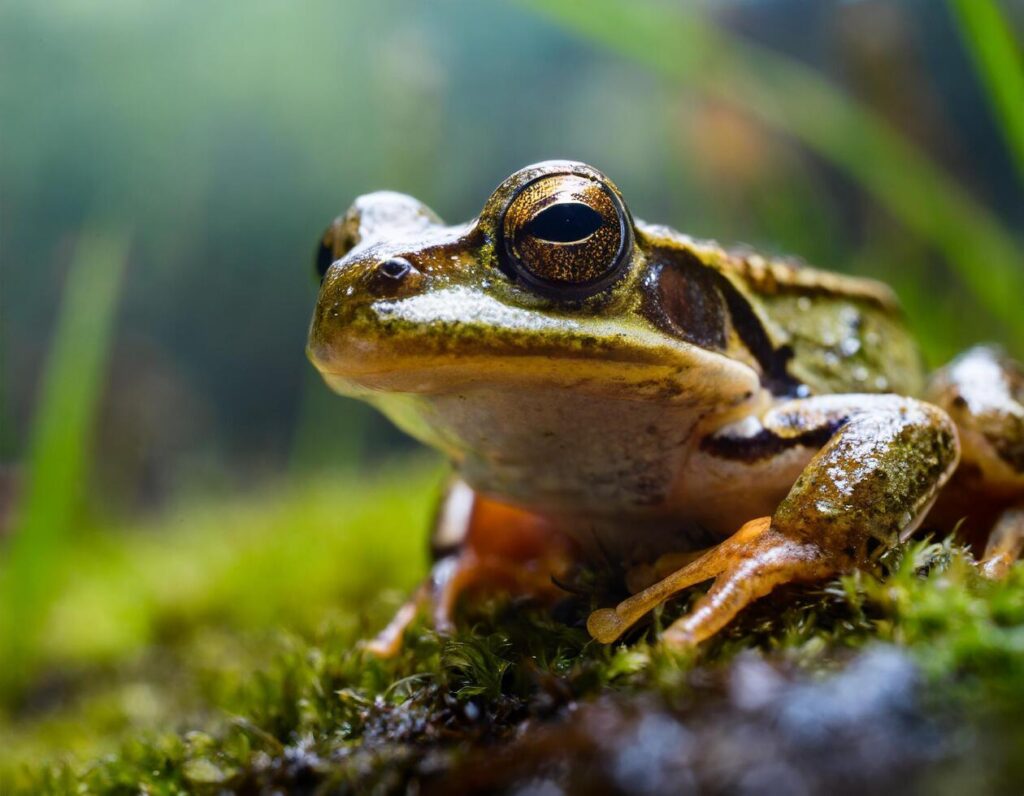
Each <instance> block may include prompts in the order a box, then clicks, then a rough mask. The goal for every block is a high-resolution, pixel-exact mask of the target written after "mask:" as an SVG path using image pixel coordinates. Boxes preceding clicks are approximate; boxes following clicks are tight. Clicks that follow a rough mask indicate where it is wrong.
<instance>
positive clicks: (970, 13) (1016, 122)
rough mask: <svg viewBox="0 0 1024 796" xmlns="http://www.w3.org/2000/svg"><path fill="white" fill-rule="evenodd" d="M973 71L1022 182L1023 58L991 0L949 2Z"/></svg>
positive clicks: (1011, 32) (1023, 121) (1010, 32)
mask: <svg viewBox="0 0 1024 796" xmlns="http://www.w3.org/2000/svg"><path fill="white" fill-rule="evenodd" d="M949 5H950V7H951V8H952V10H953V13H954V15H955V16H956V18H957V20H958V22H959V27H960V33H961V35H962V36H963V39H964V44H965V45H966V47H967V51H968V52H969V53H970V55H971V59H972V60H973V61H974V68H975V70H976V71H977V72H978V76H979V77H980V78H981V82H982V83H983V84H984V86H985V90H986V91H987V92H988V98H989V102H990V103H991V104H992V109H993V111H994V112H995V114H996V118H997V119H998V121H999V123H1000V126H1001V128H1002V132H1003V135H1004V136H1005V137H1006V144H1007V146H1008V147H1009V149H1010V155H1011V157H1012V158H1013V160H1014V163H1015V164H1016V166H1017V170H1018V172H1020V176H1021V179H1022V180H1024V59H1022V57H1021V51H1020V47H1019V46H1018V44H1017V41H1016V39H1015V38H1014V34H1013V31H1012V30H1011V29H1010V26H1009V24H1008V23H1007V21H1006V19H1005V18H1004V17H1003V14H1002V12H1001V11H1000V10H999V5H998V3H996V1H995V0H949Z"/></svg>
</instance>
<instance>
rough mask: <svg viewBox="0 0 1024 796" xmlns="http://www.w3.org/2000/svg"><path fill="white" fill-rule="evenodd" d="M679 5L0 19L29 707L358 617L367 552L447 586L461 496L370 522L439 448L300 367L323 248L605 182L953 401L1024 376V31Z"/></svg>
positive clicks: (7, 286) (244, 8)
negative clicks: (387, 196) (877, 348)
mask: <svg viewBox="0 0 1024 796" xmlns="http://www.w3.org/2000/svg"><path fill="white" fill-rule="evenodd" d="M676 5H677V4H668V3H657V2H638V3H625V2H623V3H616V2H611V0H600V2H592V3H584V2H571V1H570V0H565V1H564V2H540V1H539V0H537V1H535V2H512V1H511V0H509V1H507V2H503V1H501V0H495V1H494V2H480V1H479V0H440V1H439V2H434V3H423V2H419V1H418V0H365V1H363V2H337V1H336V0H332V1H331V2H328V1H327V0H317V1H311V2H306V3H302V4H299V5H295V4H289V3H283V2H277V1H276V0H249V1H248V2H246V3H244V4H239V3H227V2H208V3H192V4H182V3H176V2H167V1H165V0H154V2H148V3H134V2H127V1H126V0H101V1H98V2H90V3H83V2H77V1H76V0H52V1H51V2H46V3H38V2H29V0H25V2H7V3H5V4H3V5H2V6H0V236H2V237H0V257H2V290H0V319H2V351H3V360H2V374H3V375H2V379H3V381H2V393H0V465H2V472H0V519H2V523H3V528H4V529H5V530H6V533H7V535H8V542H7V546H8V555H7V556H6V559H7V560H6V561H5V563H6V564H7V566H6V569H5V570H4V572H3V575H2V576H0V578H2V580H0V588H2V591H0V595H2V596H3V598H4V599H5V600H6V601H7V602H6V605H7V607H8V610H9V615H10V616H12V617H15V619H12V620H10V621H9V622H8V627H7V629H6V631H4V632H5V634H6V635H5V638H8V639H14V641H12V642H10V644H9V646H7V647H5V651H7V652H8V653H9V654H10V655H12V656H14V657H15V658H16V659H17V661H18V662H19V663H18V665H17V666H13V667H12V671H13V670H18V671H21V672H22V674H19V675H18V676H17V677H16V678H15V679H16V680H17V681H18V685H17V686H12V687H13V688H14V690H15V692H17V693H21V691H20V689H21V688H22V687H23V686H24V684H25V683H26V682H27V683H32V682H34V681H38V678H39V676H40V675H39V672H40V671H46V672H49V673H50V674H48V675H47V676H52V672H53V671H54V670H59V669H60V667H61V665H66V663H67V661H77V662H81V661H82V660H92V658H91V657H90V656H94V657H96V658H97V659H108V658H110V657H111V656H115V655H116V654H122V653H123V652H124V651H125V650H129V649H134V648H136V647H138V646H139V645H142V644H144V643H150V642H153V641H154V640H157V641H160V640H162V639H165V638H167V637H168V634H170V635H173V633H174V632H177V629H180V622H184V621H185V620H184V619H181V616H185V617H186V619H189V620H190V621H191V620H192V619H196V621H199V620H203V621H206V620H210V621H213V619H216V620H217V621H227V622H229V623H230V622H231V621H235V620H236V619H237V620H238V621H239V622H242V623H243V624H244V623H249V624H250V625H253V626H260V627H261V626H265V625H269V624H273V623H275V622H287V621H290V620H291V619H292V618H294V617H295V616H296V615H297V613H296V612H298V613H301V612H302V611H305V610H307V609H308V606H309V604H310V601H312V600H314V597H315V598H317V599H321V600H322V602H329V601H330V600H334V599H340V598H339V597H338V595H339V594H342V595H346V599H351V600H352V601H353V602H352V604H358V599H359V598H360V595H362V594H363V592H361V591H359V589H355V590H354V591H353V590H352V589H350V590H349V591H345V589H346V588H348V587H347V586H346V585H345V584H343V583H339V582H338V581H341V580H344V578H341V577H339V576H337V575H335V574H334V573H333V571H332V569H331V567H330V566H329V564H330V562H331V560H332V559H331V556H335V557H337V556H342V557H345V556H348V557H352V556H355V557H356V558H358V556H360V555H364V556H365V555H371V556H372V555H374V552H373V550H374V549H376V548H374V545H369V547H370V548H371V550H370V552H369V553H366V552H365V548H366V546H367V545H366V544H362V545H361V544H357V542H359V541H360V540H365V539H366V537H367V536H373V537H375V538H376V539H378V540H379V539H380V538H381V536H382V532H383V535H386V536H389V538H392V539H394V538H395V535H396V533H397V534H398V535H400V536H402V541H401V542H400V543H396V544H397V547H403V548H404V546H405V545H406V543H408V545H411V546H413V547H414V548H415V553H414V554H412V553H395V555H396V556H399V558H397V559H394V560H392V559H388V560H389V561H391V562H392V563H391V564H388V566H392V567H394V566H396V565H395V564H394V561H397V560H400V561H401V562H403V563H402V566H404V567H405V569H404V570H402V572H403V573H404V574H402V575H400V576H397V575H396V576H395V577H394V578H393V579H392V581H391V582H392V583H394V584H397V585H405V584H406V583H408V582H411V580H412V579H414V578H415V574H416V572H417V571H418V570H419V567H421V566H422V557H421V552H420V548H419V545H421V544H422V539H423V537H424V534H425V530H424V529H425V523H426V519H427V517H428V515H429V508H430V507H429V495H430V494H431V493H432V492H433V490H434V487H435V484H436V481H437V479H438V475H437V470H435V469H432V467H431V466H430V465H427V466H426V469H425V470H424V469H423V467H421V466H414V467H413V469H412V470H411V471H410V470H407V469H401V468H402V467H403V466H404V465H391V464H389V465H387V466H388V467H395V466H397V467H399V469H398V470H386V472H391V473H396V474H395V475H394V477H393V479H392V481H396V482H401V483H400V484H398V485H397V486H396V484H395V483H384V484H383V485H381V484H379V483H378V484H377V486H375V487H374V489H380V490H383V492H381V493H379V494H380V496H381V497H380V499H381V500H387V501H399V502H401V501H402V500H408V501H410V502H409V504H408V505H406V504H402V505H401V506H400V507H399V509H398V511H399V514H398V515H396V516H399V517H401V520H400V521H399V520H396V519H395V518H394V517H390V518H387V517H377V515H374V514H373V512H374V511H375V510H376V509H374V507H373V506H371V505H364V504H366V503H367V502H370V503H372V502H373V501H372V500H370V501H367V500H366V499H365V495H366V494H368V493H366V492H365V491H361V490H360V489H356V488H354V487H352V486H351V484H352V483H353V482H355V483H360V479H361V478H364V475H363V474H364V473H367V472H376V471H377V470H378V469H379V468H380V467H381V466H382V460H383V459H385V458H388V457H394V456H398V455H404V452H407V451H409V450H411V448H412V446H411V445H410V444H408V443H406V442H404V441H403V440H402V439H401V438H400V436H399V435H398V434H397V433H396V432H394V431H393V430H391V429H390V428H389V427H388V426H387V424H386V423H385V421H383V420H381V419H379V418H377V417H376V416H375V415H374V414H373V413H372V412H370V411H369V410H367V409H364V408H363V407H361V406H360V405H358V404H356V403H352V402H348V401H345V400H342V399H340V398H336V397H333V396H331V395H329V394H328V393H327V391H326V389H325V388H324V387H323V386H322V385H321V384H320V383H319V381H318V380H317V378H316V377H315V374H314V373H313V371H312V368H311V367H310V366H309V364H308V363H307V361H306V360H305V357H304V355H303V345H304V339H305V333H306V329H307V323H308V318H309V316H310V313H311V310H312V307H313V303H314V301H315V295H316V287H317V285H316V281H315V279H314V276H313V269H312V254H313V250H314V245H315V244H316V242H317V240H318V237H319V235H320V233H321V232H322V230H323V229H324V227H325V225H326V224H327V223H328V222H329V221H330V219H331V218H332V217H333V216H334V215H336V214H338V213H340V212H341V211H343V210H344V209H345V207H346V206H347V204H348V203H349V202H350V201H351V200H352V199H353V197H355V196H356V195H358V194H360V193H362V192H366V191H370V190H375V189H380V188H391V189H396V190H400V191H404V192H408V193H411V194H413V195H415V196H417V197H418V198H420V199H422V200H424V201H425V202H427V203H428V204H429V205H431V206H432V207H433V208H434V209H435V210H436V211H437V212H438V213H439V214H441V216H442V217H443V218H445V219H447V220H449V221H452V222H455V221H462V220H465V219H467V218H469V217H471V216H473V215H474V214H475V213H476V212H477V211H478V210H479V208H480V207H481V205H482V203H483V201H484V200H485V199H486V198H487V196H488V194H489V193H490V191H491V190H492V189H493V188H494V186H495V185H497V184H498V183H499V182H500V181H501V180H502V179H503V178H504V177H505V176H506V175H507V174H509V173H510V172H512V171H514V170H515V169H517V168H519V167H521V166H523V165H525V164H528V163H530V162H533V161H536V160H541V159H546V158H552V157H566V158H575V159H580V160H585V161H588V162H590V163H592V164H594V165H595V166H597V167H598V168H600V169H602V170H603V171H605V172H606V173H607V174H609V175H610V176H611V177H612V178H613V179H614V180H615V181H616V182H617V183H618V185H619V186H620V188H621V189H622V191H623V193H624V195H625V197H626V200H627V202H628V203H629V204H630V206H631V208H632V210H633V212H634V213H635V214H636V215H637V216H639V217H641V218H644V219H648V220H651V221H658V222H665V223H669V224H672V225H673V226H676V227H678V228H679V229H682V230H684V231H687V232H689V233H690V234H693V235H696V236H706V237H715V238H718V239H721V240H723V241H726V242H745V243H749V244H752V245H754V246H756V247H759V248H762V249H763V250H765V251H767V252H784V253H793V254H798V255H800V256H803V257H804V258H805V259H807V260H808V261H810V262H812V263H815V264H818V265H821V266H823V267H827V268H832V269H837V270H842V271H846V272H851V273H859V274H867V275H871V276H875V277H879V278H882V279H885V280H887V281H888V282H890V283H891V284H892V285H893V286H894V287H895V288H896V289H897V290H898V292H899V293H900V295H901V297H902V299H903V300H904V303H905V305H906V307H907V310H908V314H909V317H910V321H911V323H912V324H913V326H914V327H915V328H916V329H917V330H918V332H919V333H920V335H921V339H922V342H923V345H924V348H925V351H926V354H927V356H928V358H929V360H930V361H931V362H932V363H934V364H938V363H940V362H941V361H943V360H944V359H945V358H947V357H949V356H951V355H952V354H953V353H955V351H956V350H957V349H958V348H960V347H962V346H964V345H967V344H969V343H971V342H974V341H978V340H998V341H1001V342H1003V343H1004V344H1005V345H1007V346H1008V347H1009V348H1011V349H1012V350H1014V351H1015V352H1016V353H1017V354H1021V353H1024V321H1022V320H1021V318H1024V313H1021V311H1020V310H1019V302H1020V300H1021V296H1022V295H1024V293H1022V292H1021V288H1022V286H1024V257H1022V256H1021V255H1020V248H1019V247H1020V246H1021V245H1022V244H1024V239H1022V235H1021V231H1022V229H1024V193H1022V184H1024V128H1022V126H1021V111H1020V109H1019V108H1015V107H1014V105H1015V104H1016V105H1020V104H1021V103H1020V102H1019V100H1020V97H1021V95H1020V94H1016V93H1015V92H1016V90H1017V89H1019V88H1020V87H1021V86H1022V78H1021V75H1020V61H1019V44H1018V43H1019V41H1020V38H1021V36H1020V31H1021V26H1022V25H1024V6H1022V4H1020V3H1016V2H1002V3H992V2H990V1H989V0H985V2H978V3H971V2H970V0H963V1H962V2H957V1H955V0H951V2H949V3H945V2H935V1H934V0H905V1H902V2H885V1H883V0H862V1H861V2H838V0H836V1H831V2H826V1H825V0H775V1H774V2H768V1H767V0H765V1H762V2H758V1H756V0H728V1H726V0H722V1H720V2H715V3H707V4H699V3H692V4H686V6H687V7H689V9H690V11H691V13H690V14H687V15H685V16H680V15H679V14H677V13H676V11H677V9H676V8H675V6H676ZM1000 9H1001V12H1002V13H1001V14H1000V13H999V10H1000ZM1008 53H1009V59H1007V54H1008ZM1015 59H1016V60H1015ZM1014 96H1016V99H1017V102H1016V103H1014V101H1013V97H1014ZM94 399H95V400H94ZM410 472H411V473H412V474H411V475H410ZM385 480H386V479H385ZM406 483H407V487H406V488H405V489H403V488H400V487H401V486H402V485H403V484H406ZM369 494H371V495H376V494H378V493H376V492H371V493H369ZM246 512H248V513H246ZM275 512H276V513H275ZM360 512H362V513H360ZM374 517H376V519H374ZM360 523H362V524H360ZM396 527H398V528H399V531H394V528H396ZM254 528H255V530H253V529H254ZM345 529H348V530H347V531H346V532H347V533H349V536H347V537H345V539H346V541H344V542H331V541H329V539H330V538H332V537H331V534H335V533H341V531H342V530H345ZM375 544H376V545H377V546H378V547H379V546H380V545H381V544H382V543H381V542H379V541H377V542H375ZM346 545H348V546H346ZM385 546H386V545H385ZM297 549H298V551H299V552H296V550H297ZM303 550H305V551H313V552H314V553H315V556H307V557H306V558H303V557H302V555H301V552H302V551H303ZM125 551H128V552H125ZM360 551H362V552H360ZM381 555H383V554H381ZM401 556H405V557H404V558H402V557H401ZM314 557H315V558H317V559H318V563H317V565H316V566H315V567H313V566H312V565H311V561H312V560H313V558H314ZM385 557H386V556H385ZM360 560H361V559H360ZM311 571H315V572H316V573H319V574H314V575H313V576H310V572H311ZM392 574H394V573H393V572H392ZM275 584H276V585H275ZM311 584H312V585H311ZM349 585H350V584H349ZM377 586H378V587H379V584H377ZM365 588H366V589H369V588H370V585H366V586H365ZM75 589H78V591H75ZM303 589H306V591H303ZM253 594H260V595H261V599H260V600H257V601H255V604H256V605H258V606H259V608H258V609H254V610H249V608H245V607H240V606H245V605H247V603H246V601H247V599H249V597H251V596H252V595H253ZM307 597H308V598H309V599H308V600H307V599H306V598H307ZM190 600H191V602H189V601H190ZM275 600H276V602H275ZM15 605H16V606H17V607H13V606H15ZM183 605H185V606H200V607H197V608H195V609H194V610H193V608H190V607H186V608H182V606H183ZM231 606H234V608H232V607H231ZM289 606H290V607H289ZM279 609H280V610H279ZM190 611H191V613H190ZM232 611H237V616H236V614H235V613H232ZM289 611H291V613H289ZM62 612H63V613H62ZM161 612H163V613H161ZM175 612H177V613H175ZM179 614H180V615H179ZM154 616H155V617H156V618H154ZM169 617H170V618H169ZM197 617H198V619H197ZM225 617H227V619H225ZM232 617H234V618H232ZM239 617H242V618H241V619H239ZM178 620H180V622H179V623H178V624H176V622H177V621H178ZM243 620H244V621H243ZM168 627H170V628H171V629H170V630H168ZM26 628H28V629H26ZM161 634H163V635H161ZM104 656H107V657H106V658H104ZM62 662H63V663H62Z"/></svg>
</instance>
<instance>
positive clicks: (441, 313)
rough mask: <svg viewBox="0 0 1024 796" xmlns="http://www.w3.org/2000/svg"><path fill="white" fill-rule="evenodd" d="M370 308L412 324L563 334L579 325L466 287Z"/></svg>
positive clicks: (381, 303) (420, 295)
mask: <svg viewBox="0 0 1024 796" xmlns="http://www.w3.org/2000/svg"><path fill="white" fill-rule="evenodd" d="M371 307H372V308H373V310H374V311H375V312H377V313H379V314H381V315H388V316H390V317H392V318H397V319H399V320H403V321H408V322H409V323H416V324H424V325H425V324H431V323H458V322H465V321H467V320H472V322H473V323H477V324H480V325H481V326H486V327H488V328H492V329H493V328H501V329H529V330H534V331H537V330H544V329H548V330H554V329H560V330H564V331H568V330H579V329H581V328H582V324H580V323H579V322H578V321H575V320H572V319H570V318H557V317H551V316H548V315H543V314H541V313H538V312H535V311H532V310H524V309H520V308H519V307H511V306H509V305H508V304H503V303H502V302H500V301H498V300H497V299H494V298H491V297H490V296H487V295H485V294H483V293H480V292H479V291H476V290H471V289H469V288H466V287H450V288H445V289H444V290H436V291H431V292H429V293H421V294H419V295H416V296H410V297H409V298H405V299H401V300H399V301H377V302H374V303H373V304H372V305H371Z"/></svg>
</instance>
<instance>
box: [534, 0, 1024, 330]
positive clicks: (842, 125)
mask: <svg viewBox="0 0 1024 796" xmlns="http://www.w3.org/2000/svg"><path fill="white" fill-rule="evenodd" d="M521 2H523V3H524V4H525V5H526V6H528V7H530V8H532V9H534V10H536V11H537V12H539V13H541V14H543V15H545V16H547V17H548V18H549V19H551V20H552V21H554V22H556V23H557V24H560V25H562V26H563V27H565V28H567V29H569V30H571V31H573V32H575V33H577V34H579V35H581V36H585V37H586V38H589V39H591V40H592V41H595V42H598V43H600V44H602V45H603V46H606V47H608V48H609V49H611V50H613V51H615V52H618V53H619V54H621V55H623V56H626V57H628V58H630V59H632V60H634V61H637V62H638V63H641V64H643V65H645V66H647V67H648V68H650V69H652V70H653V71H655V72H657V73H659V74H661V75H663V76H665V77H668V78H670V79H672V80H673V81H675V82H677V83H679V84H680V85H685V86H687V87H690V88H693V89H695V90H698V91H700V92H702V93H704V94H705V95H707V96H709V97H713V98H715V99H717V100H720V101H725V102H728V103H730V104H733V105H735V106H737V107H739V108H741V109H743V110H745V111H746V112H747V113H749V114H751V115H752V116H754V117H755V118H757V119H759V120H760V121H762V122H763V123H765V124H767V125H770V126H771V127H773V128H775V129H777V130H780V131H782V132H785V133H787V134H789V135H792V136H794V137H795V138H797V139H799V140H800V141H802V142H803V143H804V144H805V145H806V146H807V147H808V148H809V149H811V150H812V151H814V152H816V153H817V154H818V155H820V156H822V157H823V158H825V159H826V160H828V161H829V162H830V163H832V164H834V165H835V166H836V167H837V168H839V169H841V170H842V171H843V172H845V173H846V174H847V175H848V176H849V177H850V178H851V179H852V180H854V181H855V182H856V183H857V184H858V185H860V186H861V187H862V188H863V189H864V190H865V191H867V192H868V193H869V194H870V195H871V196H873V197H874V198H875V199H876V200H877V201H878V202H879V204H881V205H882V206H884V207H885V208H887V209H888V210H889V212H891V213H892V214H893V216H895V217H896V218H897V219H898V220H900V221H901V222H902V223H903V224H904V225H906V226H907V227H908V228H909V229H911V230H913V231H914V232H915V233H916V234H917V235H919V236H920V237H921V238H922V239H923V240H925V241H926V242H928V243H929V244H931V245H932V246H934V247H935V248H936V249H937V250H938V251H939V252H941V253H942V254H943V255H944V256H945V257H946V258H947V259H948V261H949V262H950V263H951V264H952V266H953V267H954V268H955V269H956V271H957V273H958V274H959V276H960V278H961V280H962V281H963V283H964V284H965V285H966V286H967V287H968V288H969V289H970V290H971V292H972V293H973V294H974V295H975V297H976V298H977V299H978V300H979V301H980V302H982V303H983V304H984V306H985V307H986V308H987V309H988V311H989V312H991V313H992V314H993V315H994V316H996V317H997V318H999V319H1000V321H1002V322H1003V323H1004V324H1005V325H1006V326H1007V328H1008V329H1010V330H1012V331H1014V332H1015V333H1016V334H1017V335H1018V336H1020V334H1024V318H1022V316H1021V313H1020V308H1019V306H1018V300H1017V297H1018V296H1020V295H1024V269H1022V268H1021V255H1020V247H1019V244H1018V242H1017V241H1015V240H1014V238H1013V236H1012V235H1010V234H1009V233H1008V232H1007V231H1006V230H1005V229H1003V227H1002V226H1001V225H1000V223H999V222H998V221H997V220H996V219H995V218H994V217H993V216H992V214H991V213H990V212H989V211H988V210H987V209H986V208H984V207H983V206H982V205H980V204H979V203H978V202H976V201H975V200H974V199H973V198H972V197H971V196H970V195H969V194H968V193H967V192H966V191H965V190H964V189H963V188H962V187H961V186H960V185H958V184H957V183H956V182H955V181H954V180H953V179H952V178H951V177H949V176H948V175H947V174H946V173H945V172H943V171H942V170H941V169H939V168H938V167H937V166H935V165H934V164H933V163H932V162H931V161H929V160H928V158H927V157H925V156H924V155H923V154H922V153H921V151H920V150H919V149H918V148H916V147H915V146H913V145H912V144H910V143H909V142H908V141H907V140H906V139H905V138H904V137H903V136H902V135H901V134H900V133H899V132H898V131H897V130H896V129H894V128H893V127H892V126H891V125H890V124H889V123H888V122H886V121H885V120H884V119H882V118H881V117H880V116H878V115H877V114H876V113H874V112H873V111H871V110H870V109H868V108H867V107H865V106H863V105H862V104H860V103H858V102H857V101H855V100H853V99H851V98H850V97H848V96H846V95H844V94H843V93H842V92H841V91H840V90H838V89H837V88H836V87H835V86H833V85H832V84H831V83H829V82H828V81H827V80H825V79H824V78H822V77H821V76H820V75H818V74H817V73H815V72H814V71H813V70H811V69H808V68H807V67H805V66H803V65H801V64H799V63H798V62H796V61H794V60H793V59H790V58H787V57H786V56H783V55H779V54H778V53H775V52H773V51H771V50H769V49H767V48H765V47H761V46H759V45H756V44H751V43H749V42H746V41H743V40H742V39H741V38H739V37H737V36H734V35H732V34H730V33H728V32H726V31H723V30H721V29H719V28H718V27H716V26H715V25H713V24H711V23H709V22H708V21H707V20H706V19H705V18H704V16H703V15H702V14H700V13H697V12H679V11H674V10H670V9H668V8H666V7H664V6H655V5H652V4H650V3H647V2H634V3H629V4H624V3H619V2H616V0H587V2H582V0H521Z"/></svg>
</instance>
